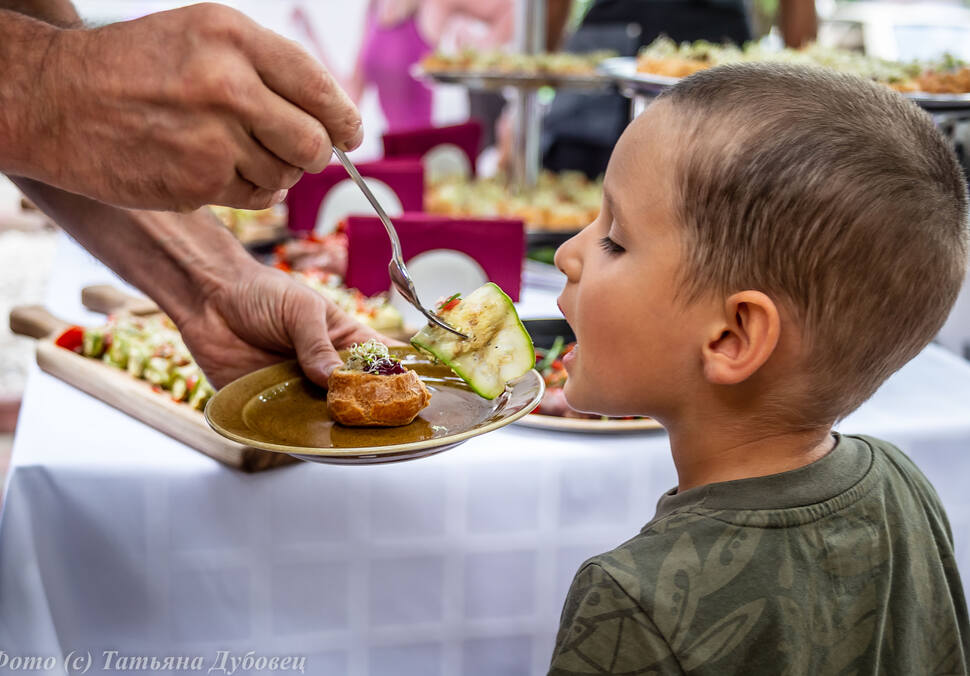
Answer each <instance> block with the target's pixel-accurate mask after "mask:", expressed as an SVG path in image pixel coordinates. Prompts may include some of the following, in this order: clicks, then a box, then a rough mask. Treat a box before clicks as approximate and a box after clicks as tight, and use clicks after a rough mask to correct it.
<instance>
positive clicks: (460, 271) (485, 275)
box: [346, 213, 525, 305]
mask: <svg viewBox="0 0 970 676" xmlns="http://www.w3.org/2000/svg"><path fill="white" fill-rule="evenodd" d="M392 221H393V222H394V227H395V229H396V230H397V233H398V237H400V239H401V251H402V252H403V254H404V260H405V262H406V263H407V264H408V268H409V272H411V275H412V277H414V278H415V280H414V281H415V284H416V286H417V287H418V292H419V294H424V293H425V290H424V289H422V286H421V283H420V281H419V279H418V278H417V277H418V275H417V274H415V273H416V272H417V271H418V268H419V267H420V266H421V264H423V265H424V267H425V270H424V272H423V275H424V278H425V279H427V278H428V277H429V276H430V277H432V278H434V281H435V284H432V285H431V286H432V287H435V288H438V287H440V288H441V289H444V291H443V292H441V293H442V294H447V293H448V292H449V290H450V291H451V292H453V291H458V290H461V286H462V285H461V284H459V281H462V282H464V281H468V277H467V274H466V273H467V272H469V271H470V270H471V269H472V268H475V269H477V270H478V274H479V275H480V276H479V278H478V279H475V280H474V281H475V283H484V282H485V281H492V282H495V283H496V284H498V285H499V286H500V287H501V288H502V290H503V291H505V293H507V294H508V295H509V297H510V298H511V299H512V300H513V301H517V300H518V299H519V292H520V291H521V288H522V260H523V258H524V257H525V228H524V226H523V224H522V221H520V220H509V219H497V218H450V217H448V216H439V215H436V214H424V213H406V214H404V215H403V216H399V217H397V218H393V219H392ZM347 238H348V247H349V252H348V258H347V277H346V284H347V286H349V287H352V288H355V289H360V290H361V291H362V292H363V293H365V294H367V295H368V296H371V295H374V294H377V293H381V292H383V291H387V290H388V289H390V286H391V281H390V278H389V277H388V274H387V264H388V262H389V261H390V260H391V243H390V240H388V238H387V233H386V231H385V230H384V226H383V225H381V222H380V220H379V219H378V218H377V217H376V216H373V217H371V216H352V217H350V218H349V219H347ZM448 256H451V259H450V260H449V259H448ZM436 257H437V258H436ZM466 257H467V258H466ZM469 258H470V259H472V260H471V261H469V260H468V259H469ZM461 259H464V261H466V262H465V263H463V262H462V260H461ZM456 261H457V267H456ZM435 266H437V267H435ZM451 282H454V283H455V284H456V285H457V288H452V286H450V285H449V284H450V283H451ZM464 286H465V288H466V289H467V290H468V291H470V290H472V289H468V288H467V286H468V285H467V284H464ZM421 300H422V302H423V303H425V304H426V305H431V304H432V303H434V302H435V300H436V298H424V297H423V296H422V298H421Z"/></svg>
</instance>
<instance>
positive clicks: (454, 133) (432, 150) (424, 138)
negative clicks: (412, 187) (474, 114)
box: [383, 120, 482, 176]
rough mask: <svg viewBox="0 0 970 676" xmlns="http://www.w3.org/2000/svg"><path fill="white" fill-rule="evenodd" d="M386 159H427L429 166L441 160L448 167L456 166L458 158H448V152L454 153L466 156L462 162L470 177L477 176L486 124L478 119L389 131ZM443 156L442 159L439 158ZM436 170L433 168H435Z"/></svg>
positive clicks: (384, 137) (386, 137)
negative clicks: (476, 164) (479, 153)
mask: <svg viewBox="0 0 970 676" xmlns="http://www.w3.org/2000/svg"><path fill="white" fill-rule="evenodd" d="M383 140H384V156H385V157H387V158H395V157H413V158H423V159H424V160H425V162H426V166H425V169H426V170H428V169H429V167H428V166H427V165H428V164H430V165H434V164H436V163H437V162H436V159H440V160H441V161H442V163H443V164H444V166H449V160H451V162H450V164H451V165H454V158H453V157H448V156H447V155H448V151H449V150H453V151H455V152H460V153H461V154H463V155H464V159H463V160H460V161H462V162H467V168H468V172H467V174H466V175H468V176H474V175H475V161H476V160H477V158H478V151H479V144H480V143H481V140H482V124H481V122H479V121H478V120H469V121H468V122H464V123H462V124H454V125H451V126H448V127H425V128H423V129H408V130H407V131H397V132H388V133H386V134H384V136H383ZM438 154H440V155H441V157H440V158H436V155H438ZM432 168H433V167H432Z"/></svg>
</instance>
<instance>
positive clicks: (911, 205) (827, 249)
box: [663, 64, 968, 426]
mask: <svg viewBox="0 0 970 676" xmlns="http://www.w3.org/2000/svg"><path fill="white" fill-rule="evenodd" d="M663 100H664V101H666V102H667V103H668V104H669V105H671V106H674V107H675V110H676V113H675V115H676V117H677V119H678V120H679V121H680V125H679V126H678V129H679V130H680V131H682V132H683V133H684V134H685V137H684V138H685V141H686V150H685V151H684V152H683V154H682V155H681V158H682V159H680V160H679V161H678V164H679V166H675V167H672V168H671V169H672V171H674V172H675V173H674V176H675V185H676V186H677V188H676V189H677V190H678V191H679V192H680V194H679V197H678V201H679V205H678V206H679V217H680V221H681V223H682V224H683V226H684V228H685V245H686V264H685V268H684V269H683V271H682V273H683V277H684V283H685V288H686V289H687V290H688V295H689V296H690V297H691V298H694V299H696V298H698V297H700V296H701V295H702V294H704V293H706V292H708V291H715V292H719V293H725V294H727V293H733V292H735V291H740V290H744V289H757V290H760V291H763V292H765V293H767V294H768V295H769V296H771V297H773V298H774V299H775V300H776V302H781V303H782V304H783V306H784V307H785V308H786V309H787V310H788V311H789V312H791V313H792V314H793V315H794V317H795V320H796V321H797V322H798V323H799V324H800V326H801V327H802V334H803V336H802V337H803V339H804V340H806V341H807V343H806V344H807V345H808V350H809V352H808V355H809V356H808V362H807V363H806V365H805V374H806V375H808V376H809V378H810V380H809V382H810V383H811V387H810V391H809V392H806V394H807V397H806V401H802V402H787V403H786V409H788V410H791V411H792V412H793V413H792V416H790V417H794V418H795V419H794V420H793V421H792V422H794V423H799V422H800V423H801V424H803V425H805V426H811V425H817V424H820V423H826V422H827V423H831V422H832V421H834V420H837V419H840V418H842V417H844V416H845V415H847V414H848V413H850V412H851V411H852V410H854V409H855V408H856V407H857V406H859V405H860V404H861V403H862V402H863V401H865V400H866V399H867V398H868V397H869V396H870V395H871V394H872V393H873V392H874V391H875V390H876V389H877V388H878V387H879V385H880V384H881V383H882V382H883V381H884V380H885V379H886V378H887V377H888V376H889V375H890V374H892V373H893V372H894V371H896V370H897V369H898V368H900V367H901V366H902V365H903V364H905V363H906V362H907V361H909V360H910V359H912V358H913V357H914V356H915V355H916V354H917V353H918V352H919V351H920V350H922V349H923V347H925V346H926V344H927V343H928V342H929V341H930V340H932V338H933V337H934V336H935V335H936V333H937V332H938V331H939V329H940V327H941V326H942V325H943V323H944V321H945V320H946V317H947V314H948V313H949V310H950V307H951V306H952V305H953V302H954V301H955V299H956V296H957V294H958V293H959V290H960V285H961V282H962V279H963V276H964V272H965V270H966V265H967V246H968V231H967V187H966V180H965V178H964V176H963V172H962V171H961V169H960V166H959V164H958V163H957V160H956V157H955V155H954V153H953V151H952V150H951V148H950V146H949V144H948V142H947V141H946V140H945V139H944V138H943V136H942V135H941V134H940V132H939V131H938V130H937V129H936V127H935V126H934V124H933V121H932V119H931V118H930V116H929V115H927V114H926V113H924V112H923V111H921V110H920V109H919V108H918V107H917V106H916V105H915V104H913V103H912V102H910V101H908V100H906V99H905V98H903V97H902V96H900V95H899V94H897V93H896V92H894V91H892V90H891V89H890V88H889V87H886V86H884V85H880V84H875V83H872V82H867V81H864V80H861V79H859V78H855V77H851V76H846V75H840V74H837V73H835V72H832V71H826V70H822V69H818V68H803V67H792V66H784V65H777V64H745V65H736V66H735V65H732V66H722V67H719V68H714V69H711V70H708V71H704V72H701V73H698V74H696V75H693V76H691V77H689V78H686V79H685V80H683V81H681V82H680V83H679V84H677V85H676V86H675V87H673V88H671V89H670V90H669V91H668V92H666V93H665V95H664V96H663ZM793 403H794V404H795V406H794V407H793V406H792V404H793ZM795 411H797V414H796V413H795Z"/></svg>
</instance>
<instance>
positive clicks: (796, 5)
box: [778, 0, 818, 47]
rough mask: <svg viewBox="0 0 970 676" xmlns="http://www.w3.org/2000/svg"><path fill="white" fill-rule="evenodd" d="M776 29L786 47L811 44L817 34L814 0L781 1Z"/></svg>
mask: <svg viewBox="0 0 970 676" xmlns="http://www.w3.org/2000/svg"><path fill="white" fill-rule="evenodd" d="M778 27H779V28H780V29H781V35H782V37H783V38H784V39H785V45H786V46H788V47H802V46H804V45H806V44H807V43H809V42H813V41H814V40H815V38H816V35H817V33H818V16H817V15H816V14H815V0H781V2H780V3H779V5H778Z"/></svg>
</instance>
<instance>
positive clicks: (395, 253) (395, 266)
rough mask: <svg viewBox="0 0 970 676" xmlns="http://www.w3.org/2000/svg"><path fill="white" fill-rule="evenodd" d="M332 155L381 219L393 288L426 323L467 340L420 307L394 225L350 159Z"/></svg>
mask: <svg viewBox="0 0 970 676" xmlns="http://www.w3.org/2000/svg"><path fill="white" fill-rule="evenodd" d="M333 152H334V154H335V155H336V156H337V159H338V160H340V164H342V165H344V169H346V170H347V173H348V174H350V178H351V179H353V181H354V183H356V184H357V187H358V188H360V190H361V192H363V193H364V197H366V198H367V201H368V202H370V204H371V206H372V207H374V211H376V212H377V216H378V218H380V219H381V223H383V224H384V229H385V230H387V236H388V238H389V239H390V240H391V262H390V263H388V265H387V272H388V274H389V275H390V276H391V282H392V283H393V284H394V288H396V289H397V291H398V293H400V294H401V296H402V297H403V298H404V300H406V301H407V302H409V303H410V304H411V305H413V306H414V307H416V308H417V309H418V310H419V311H420V312H421V314H423V315H424V316H425V317H427V318H428V321H429V322H431V323H432V324H434V325H435V326H440V327H441V328H443V329H444V330H445V331H451V332H452V333H453V334H455V335H456V336H461V337H462V338H468V336H466V335H465V334H464V333H462V332H461V331H459V330H458V329H456V328H455V327H453V326H451V325H450V324H448V323H447V322H445V321H443V320H442V319H441V318H440V317H438V316H437V315H436V314H434V313H433V312H431V311H430V310H428V309H426V308H425V307H424V306H423V305H421V301H420V300H418V292H417V291H415V290H414V282H413V281H411V275H409V274H408V269H407V268H406V267H405V266H404V256H403V255H402V254H401V240H400V239H398V236H397V231H396V230H395V229H394V225H393V224H392V223H391V219H390V218H388V217H387V213H386V212H385V211H384V208H383V207H382V206H381V203H380V202H378V201H377V198H376V197H374V193H372V192H371V189H370V188H369V187H368V186H367V183H365V182H364V179H363V178H361V176H360V172H359V171H357V167H355V166H354V164H353V162H351V161H350V158H349V157H347V155H346V154H345V153H344V151H342V150H341V149H340V148H337V147H334V149H333Z"/></svg>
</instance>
